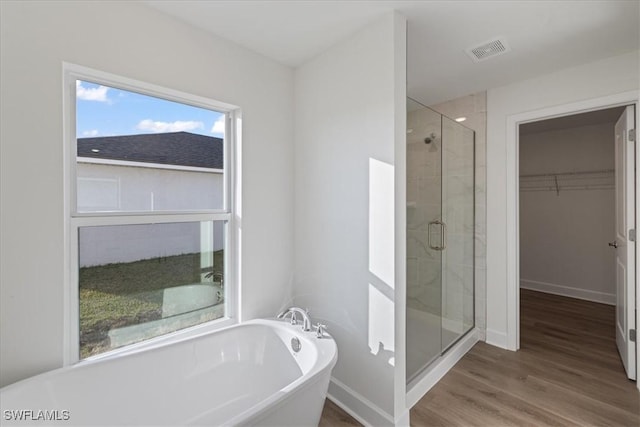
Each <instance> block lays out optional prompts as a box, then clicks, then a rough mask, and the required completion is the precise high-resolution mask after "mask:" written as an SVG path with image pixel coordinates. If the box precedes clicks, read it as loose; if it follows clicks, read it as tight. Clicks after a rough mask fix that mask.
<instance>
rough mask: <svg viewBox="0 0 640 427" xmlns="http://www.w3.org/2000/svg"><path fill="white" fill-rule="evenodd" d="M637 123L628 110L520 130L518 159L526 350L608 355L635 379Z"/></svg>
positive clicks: (556, 120)
mask: <svg viewBox="0 0 640 427" xmlns="http://www.w3.org/2000/svg"><path fill="white" fill-rule="evenodd" d="M634 121H635V111H634V106H620V107H615V108H608V109H602V110H598V111H590V112H586V113H581V114H574V115H568V116H563V117H558V118H552V119H547V120H542V121H535V122H530V123H525V124H520V126H519V149H518V152H519V215H520V217H519V232H520V236H519V243H520V244H519V246H520V251H519V253H520V263H519V264H520V289H521V292H520V297H521V298H520V327H521V331H520V340H521V346H523V347H524V346H540V348H544V349H546V350H553V349H555V350H558V352H559V353H560V354H561V355H560V356H559V357H577V356H579V355H580V354H584V355H585V357H591V356H592V355H593V354H599V352H602V357H603V358H604V359H603V360H606V361H609V362H611V363H614V362H615V363H618V364H620V367H621V368H622V367H624V371H625V373H626V376H627V377H628V378H630V379H635V378H636V370H637V369H636V354H635V348H636V347H635V345H636V343H635V342H633V341H634V340H635V337H634V335H635V329H636V325H635V323H636V321H635V298H636V297H635V263H634V259H635V236H634V235H633V232H632V234H631V235H630V234H629V232H630V230H634V229H635V225H634V217H635V210H634V205H635V193H636V192H635V185H634V179H635V177H634V165H635V151H634V143H633V142H632V141H631V140H632V139H633V133H632V132H630V131H632V129H633V128H634ZM572 340H573V341H572ZM614 344H615V347H617V350H618V352H619V358H617V356H616V355H615V347H614ZM590 350H592V351H591V352H590ZM587 353H590V355H591V356H588V355H587ZM612 358H613V359H615V360H613V361H612V360H611V359H612ZM600 363H603V362H600Z"/></svg>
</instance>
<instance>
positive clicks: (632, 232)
mask: <svg viewBox="0 0 640 427" xmlns="http://www.w3.org/2000/svg"><path fill="white" fill-rule="evenodd" d="M629 241H630V242H635V241H636V229H635V228H632V229H631V230H629Z"/></svg>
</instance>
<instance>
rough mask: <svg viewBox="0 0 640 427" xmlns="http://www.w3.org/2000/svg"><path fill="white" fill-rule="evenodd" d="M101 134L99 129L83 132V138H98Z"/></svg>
mask: <svg viewBox="0 0 640 427" xmlns="http://www.w3.org/2000/svg"><path fill="white" fill-rule="evenodd" d="M99 133H100V132H98V129H91V130H85V131H84V132H82V136H98V134H99Z"/></svg>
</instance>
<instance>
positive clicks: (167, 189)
mask: <svg viewBox="0 0 640 427" xmlns="http://www.w3.org/2000/svg"><path fill="white" fill-rule="evenodd" d="M76 170H77V175H78V210H79V211H81V212H100V211H183V210H188V211H194V210H200V209H222V208H223V206H222V204H223V195H224V191H223V190H224V182H223V181H224V180H223V174H222V173H221V172H198V171H188V170H180V169H159V168H152V167H135V166H133V167H132V166H124V165H106V164H96V163H88V162H78V164H77V166H76Z"/></svg>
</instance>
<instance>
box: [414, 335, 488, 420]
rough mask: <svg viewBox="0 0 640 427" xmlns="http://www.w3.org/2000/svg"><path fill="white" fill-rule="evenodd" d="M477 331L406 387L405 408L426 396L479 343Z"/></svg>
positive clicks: (465, 337) (459, 342)
mask: <svg viewBox="0 0 640 427" xmlns="http://www.w3.org/2000/svg"><path fill="white" fill-rule="evenodd" d="M478 336H479V334H478V330H477V329H475V330H473V331H472V332H470V333H468V334H467V335H466V336H464V337H463V338H462V339H461V340H460V341H458V342H457V343H456V344H455V345H454V346H453V347H451V348H450V349H449V350H448V351H447V353H446V354H445V355H444V356H442V357H441V358H440V359H439V360H436V361H435V362H433V365H431V367H430V368H429V369H428V370H427V371H425V372H423V373H422V374H421V375H420V376H419V377H418V378H416V379H415V380H413V381H412V382H411V383H410V384H409V385H408V386H407V389H408V391H407V407H409V408H411V407H413V406H414V405H415V404H416V403H418V401H419V400H420V399H422V397H423V396H424V395H425V394H427V392H428V391H429V390H431V388H432V387H433V386H434V385H436V384H437V383H438V381H440V380H441V379H442V377H444V375H445V374H446V373H447V372H449V370H450V369H451V368H453V366H454V365H455V364H456V363H458V361H459V360H460V359H462V357H463V356H464V355H465V354H467V352H468V351H469V350H471V347H473V346H474V344H475V343H477V342H478V341H479V339H478Z"/></svg>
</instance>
